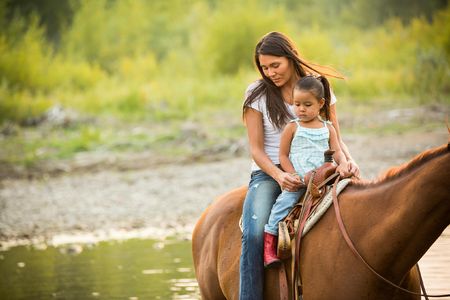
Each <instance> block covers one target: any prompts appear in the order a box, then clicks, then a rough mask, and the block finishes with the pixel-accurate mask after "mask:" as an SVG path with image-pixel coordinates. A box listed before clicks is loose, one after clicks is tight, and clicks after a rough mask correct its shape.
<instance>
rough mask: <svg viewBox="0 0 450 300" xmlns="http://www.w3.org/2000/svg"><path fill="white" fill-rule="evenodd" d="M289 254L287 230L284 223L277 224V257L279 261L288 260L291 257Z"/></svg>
mask: <svg viewBox="0 0 450 300" xmlns="http://www.w3.org/2000/svg"><path fill="white" fill-rule="evenodd" d="M291 252H292V251H291V237H290V236H289V230H288V228H287V225H286V222H284V221H281V222H280V223H278V245H277V256H278V257H279V258H280V259H288V258H290V257H291V256H292V253H291Z"/></svg>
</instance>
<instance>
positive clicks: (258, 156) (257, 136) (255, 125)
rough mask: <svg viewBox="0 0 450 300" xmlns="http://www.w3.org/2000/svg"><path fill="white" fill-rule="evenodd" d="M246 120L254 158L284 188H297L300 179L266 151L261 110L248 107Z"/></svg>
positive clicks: (245, 113) (245, 115) (245, 114)
mask: <svg viewBox="0 0 450 300" xmlns="http://www.w3.org/2000/svg"><path fill="white" fill-rule="evenodd" d="M244 122H245V125H246V127H247V134H248V140H249V144H250V152H251V155H252V158H253V160H254V161H255V162H256V164H257V165H258V166H259V167H260V168H261V170H263V171H264V172H265V173H267V174H268V175H270V176H271V177H272V178H273V179H275V180H276V181H277V182H278V184H279V185H280V187H281V188H282V189H283V190H295V189H296V188H297V186H298V185H299V184H300V181H299V180H298V178H296V177H295V176H293V175H291V174H289V173H287V172H283V171H282V170H280V168H278V167H277V166H276V165H274V164H273V162H272V161H271V160H270V158H269V157H268V156H267V154H266V152H265V151H264V128H263V119H262V114H261V112H259V111H257V110H254V109H253V108H246V110H245V112H244Z"/></svg>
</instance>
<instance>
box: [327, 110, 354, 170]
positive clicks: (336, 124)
mask: <svg viewBox="0 0 450 300" xmlns="http://www.w3.org/2000/svg"><path fill="white" fill-rule="evenodd" d="M330 121H331V123H332V124H333V126H334V129H335V131H336V138H337V140H338V141H339V146H340V148H341V150H342V152H343V153H344V155H345V157H346V158H347V162H348V164H349V170H350V172H351V173H353V174H354V175H355V176H356V177H359V166H358V165H357V164H356V162H355V161H354V160H353V158H352V156H351V154H350V151H349V150H348V147H347V145H346V144H345V143H344V141H343V140H342V137H341V131H340V129H339V121H338V118H337V113H336V104H333V105H331V106H330Z"/></svg>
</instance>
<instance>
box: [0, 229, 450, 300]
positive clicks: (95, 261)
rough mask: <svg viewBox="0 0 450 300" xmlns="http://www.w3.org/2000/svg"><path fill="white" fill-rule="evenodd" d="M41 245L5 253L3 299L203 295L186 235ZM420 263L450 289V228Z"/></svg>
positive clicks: (434, 286)
mask: <svg viewBox="0 0 450 300" xmlns="http://www.w3.org/2000/svg"><path fill="white" fill-rule="evenodd" d="M41 248H42V246H21V247H14V248H12V249H10V250H8V251H4V252H0V299H5V300H7V299H13V300H15V299H129V300H138V299H200V295H199V292H198V286H197V282H196V280H195V274H194V270H193V265H192V256H191V242H190V241H187V240H180V239H167V240H144V239H130V240H126V241H122V242H117V241H116V242H101V243H98V244H92V245H86V244H85V245H83V246H80V245H68V246H61V247H57V248H55V247H47V248H45V249H41ZM420 266H421V269H422V273H423V277H424V280H425V284H426V286H427V290H428V292H429V293H430V294H434V293H449V292H450V227H449V228H448V229H447V230H446V231H445V232H444V233H443V234H442V235H441V237H440V238H439V239H438V240H437V241H436V243H435V244H434V245H433V246H432V247H431V248H430V249H429V250H428V252H427V253H426V254H425V256H424V257H423V258H422V259H421V261H420ZM440 299H449V298H440Z"/></svg>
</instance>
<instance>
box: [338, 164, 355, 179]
mask: <svg viewBox="0 0 450 300" xmlns="http://www.w3.org/2000/svg"><path fill="white" fill-rule="evenodd" d="M336 172H338V173H339V175H341V177H342V178H347V177H350V176H352V175H353V174H354V173H352V172H351V171H350V165H349V164H348V163H347V162H344V163H341V164H339V166H338V167H337V168H336Z"/></svg>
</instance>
